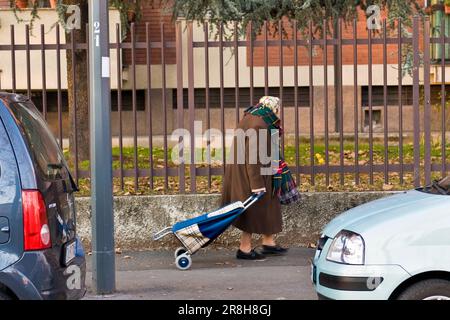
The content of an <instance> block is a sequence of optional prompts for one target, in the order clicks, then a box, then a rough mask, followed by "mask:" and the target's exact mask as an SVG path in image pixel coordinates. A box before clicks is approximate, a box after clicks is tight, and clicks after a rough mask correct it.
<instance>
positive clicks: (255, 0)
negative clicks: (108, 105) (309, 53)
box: [169, 0, 422, 33]
mask: <svg viewBox="0 0 450 320" xmlns="http://www.w3.org/2000/svg"><path fill="white" fill-rule="evenodd" d="M370 5H378V6H379V7H380V9H382V10H384V9H388V16H387V21H388V22H389V23H390V24H392V25H393V24H394V22H395V20H396V19H401V20H402V21H403V23H404V24H405V26H410V25H411V17H412V16H413V15H415V14H418V13H421V12H422V9H421V7H420V3H419V2H418V1H417V0H211V1H204V0H174V3H173V5H170V4H169V6H171V8H172V13H173V18H174V19H175V18H177V17H184V18H186V19H187V20H193V21H199V22H205V21H208V22H209V23H211V24H213V25H219V24H221V23H223V24H227V23H230V22H234V21H237V22H239V23H240V25H241V28H242V29H243V30H246V28H247V26H248V24H249V23H250V22H252V24H253V28H254V30H255V32H257V33H258V32H260V31H261V27H262V26H263V23H264V21H269V22H272V23H274V24H277V23H278V21H280V20H281V19H284V18H287V19H288V20H290V21H292V20H296V21H297V26H298V28H299V30H305V29H307V28H308V25H309V22H310V21H311V22H312V23H313V24H314V26H315V27H316V28H317V30H318V31H321V32H323V31H326V32H330V31H331V27H332V24H328V25H326V26H324V25H323V21H324V20H325V19H327V20H328V21H335V20H337V19H338V18H342V19H343V20H344V21H345V22H351V21H352V20H353V19H354V18H356V17H357V11H358V9H362V10H364V11H366V9H367V8H368V7H369V6H370Z"/></svg>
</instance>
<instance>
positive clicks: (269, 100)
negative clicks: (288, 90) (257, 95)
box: [259, 96, 280, 113]
mask: <svg viewBox="0 0 450 320" xmlns="http://www.w3.org/2000/svg"><path fill="white" fill-rule="evenodd" d="M259 103H260V104H262V105H263V106H265V107H267V108H269V109H270V110H272V112H274V113H278V110H279V109H280V98H277V97H272V96H264V97H262V98H261V99H259Z"/></svg>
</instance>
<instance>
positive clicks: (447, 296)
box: [397, 279, 450, 300]
mask: <svg viewBox="0 0 450 320" xmlns="http://www.w3.org/2000/svg"><path fill="white" fill-rule="evenodd" d="M397 299H398V300H450V281H448V280H442V279H429V280H423V281H420V282H417V283H415V284H413V285H412V286H410V287H409V288H407V289H406V290H405V291H403V292H402V293H401V294H400V295H399V296H398V298H397Z"/></svg>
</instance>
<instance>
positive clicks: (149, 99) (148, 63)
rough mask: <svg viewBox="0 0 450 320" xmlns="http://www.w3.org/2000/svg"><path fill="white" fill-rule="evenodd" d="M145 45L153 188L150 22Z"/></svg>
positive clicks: (149, 144)
mask: <svg viewBox="0 0 450 320" xmlns="http://www.w3.org/2000/svg"><path fill="white" fill-rule="evenodd" d="M145 39H146V42H145V45H146V47H147V48H146V49H147V50H146V55H147V57H146V61H147V101H146V107H147V123H148V148H149V156H148V163H149V166H150V171H149V172H150V173H149V186H150V189H151V190H153V187H154V184H153V118H152V52H151V41H150V24H149V23H148V22H147V23H146V24H145Z"/></svg>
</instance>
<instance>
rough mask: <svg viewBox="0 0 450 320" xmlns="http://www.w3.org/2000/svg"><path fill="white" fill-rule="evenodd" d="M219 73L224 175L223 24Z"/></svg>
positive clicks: (220, 35) (220, 31)
mask: <svg viewBox="0 0 450 320" xmlns="http://www.w3.org/2000/svg"><path fill="white" fill-rule="evenodd" d="M219 64H220V67H219V74H220V76H219V77H220V130H221V132H222V169H223V170H222V176H223V175H224V172H225V164H226V159H225V157H226V145H225V138H226V137H225V105H224V93H225V91H224V83H223V24H222V23H221V24H220V26H219Z"/></svg>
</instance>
